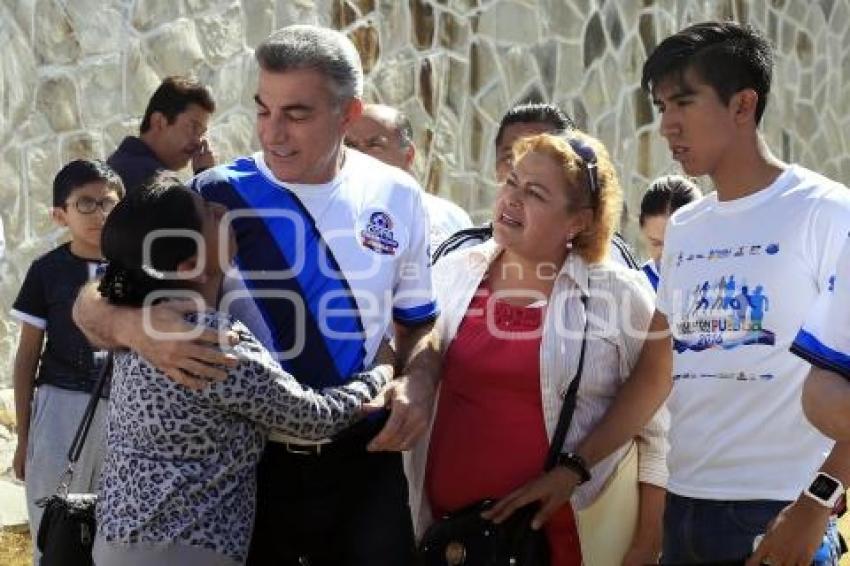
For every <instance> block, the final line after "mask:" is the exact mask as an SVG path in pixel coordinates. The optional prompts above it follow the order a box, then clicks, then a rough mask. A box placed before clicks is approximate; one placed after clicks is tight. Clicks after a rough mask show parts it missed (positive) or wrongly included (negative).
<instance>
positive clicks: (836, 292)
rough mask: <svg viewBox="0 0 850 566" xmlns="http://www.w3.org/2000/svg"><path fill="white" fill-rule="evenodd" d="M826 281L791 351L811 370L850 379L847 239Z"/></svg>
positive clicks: (849, 247)
mask: <svg viewBox="0 0 850 566" xmlns="http://www.w3.org/2000/svg"><path fill="white" fill-rule="evenodd" d="M833 265H834V266H835V272H834V274H833V275H832V276H829V277H827V281H826V283H825V284H824V285H823V287H822V288H821V292H820V294H819V295H818V298H817V300H816V301H815V304H814V305H813V306H812V308H811V310H810V311H809V315H808V317H807V318H806V321H805V322H804V323H803V328H801V329H800V331H799V332H798V333H797V336H796V338H795V339H794V343H793V344H792V346H791V351H792V352H794V353H795V354H797V355H798V356H800V357H801V358H803V359H804V360H806V361H808V362H809V363H811V364H812V365H814V366H817V367H819V368H823V369H826V370H830V371H834V372H836V373H838V374H840V375H843V376H844V377H847V378H848V379H850V238H848V237H847V236H846V235H845V238H844V246H843V249H842V250H841V255H840V256H839V258H838V261H837V263H833Z"/></svg>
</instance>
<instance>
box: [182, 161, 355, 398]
mask: <svg viewBox="0 0 850 566" xmlns="http://www.w3.org/2000/svg"><path fill="white" fill-rule="evenodd" d="M194 186H195V188H196V189H197V190H198V191H199V192H200V193H201V195H203V196H204V198H206V199H208V200H211V201H215V202H219V203H221V204H223V205H225V206H227V208H228V209H229V210H255V211H262V210H272V209H274V210H279V211H282V212H283V213H284V214H285V216H282V217H280V216H279V217H271V218H262V217H259V216H253V215H252V216H243V217H241V218H236V219H234V221H233V229H234V231H235V233H236V239H237V245H238V248H239V252H238V254H237V264H238V266H239V269H240V271H241V272H242V274H243V279H244V281H245V284H246V286H247V287H248V289H249V290H250V291H251V292H252V299H253V301H254V303H255V304H256V306H257V309H258V310H259V312H260V313H261V315H262V316H263V320H264V322H265V324H266V326H267V327H268V329H269V332H270V333H271V336H272V340H273V342H274V345H273V346H274V349H275V350H276V351H277V352H288V351H292V353H293V354H294V356H293V355H289V356H287V358H286V359H281V360H279V361H280V362H281V365H282V366H283V367H284V369H286V370H287V371H289V372H290V373H292V374H293V375H294V376H295V377H296V378H297V379H298V380H299V381H300V382H301V383H303V384H305V385H309V386H311V387H327V386H334V385H339V384H341V383H345V382H346V381H347V380H348V376H350V375H351V374H353V373H355V372H358V371H361V370H362V369H363V367H364V360H365V356H366V352H365V333H364V331H363V323H362V321H361V320H360V316H359V311H358V308H357V302H356V301H355V299H354V296H353V294H352V293H351V288H350V287H349V285H348V281H347V280H346V279H345V277H344V275H343V274H342V273H341V270H340V267H339V264H338V263H337V261H336V259H335V258H334V257H333V253H332V252H331V250H330V249H329V248H328V246H327V244H326V242H325V241H324V239H323V238H322V235H321V234H320V233H319V230H318V228H317V227H316V224H315V222H314V221H313V218H312V216H311V215H310V214H309V212H308V211H307V210H306V209H305V208H304V206H303V205H302V204H301V202H300V201H299V200H298V199H297V198H296V197H295V196H294V195H293V194H292V193H291V192H290V191H288V190H285V189H283V188H281V187H278V186H276V185H273V184H272V183H271V182H270V181H268V180H267V179H266V178H265V177H263V176H262V174H260V173H259V171H257V168H256V165H255V163H254V161H253V160H252V159H248V158H243V159H239V160H237V161H235V162H233V163H231V164H229V165H226V166H221V167H217V168H215V169H213V170H210V171H209V172H207V173H205V174H203V175H201V176H200V177H199V178H198V179H196V181H195V183H194ZM294 220H295V221H294ZM297 222H301V224H302V226H303V234H301V235H300V239H299V237H297V236H298V235H299V232H300V231H301V230H299V227H298V226H297V225H296V224H297ZM296 246H298V247H297V248H296ZM299 252H300V253H301V254H303V258H302V259H300V260H299V258H298V256H297V254H298V253H299ZM319 262H323V263H324V268H323V269H320V268H319ZM293 264H296V265H293ZM293 268H294V271H295V272H294V273H292V274H289V275H287V274H285V272H286V271H288V270H290V269H293ZM281 272H284V273H283V274H281ZM269 273H277V274H279V275H278V276H277V277H276V278H274V279H267V278H264V277H263V275H264V274H265V275H268V274H269ZM329 274H339V275H338V276H336V277H331V276H329ZM263 292H265V293H274V294H276V295H277V296H278V297H279V298H274V297H263V296H262V294H263ZM282 293H291V294H294V295H297V296H298V297H300V300H301V301H302V304H303V306H304V307H305V308H300V307H299V306H297V305H296V304H293V301H291V300H286V299H284V298H280V297H281V294H282ZM322 310H323V312H320V311H322ZM329 313H330V314H332V316H331V315H329ZM299 315H300V316H299ZM300 319H303V320H300ZM320 321H321V324H320ZM296 322H298V323H296ZM323 329H324V330H325V332H323ZM299 333H301V335H299ZM328 334H330V336H329V335H328ZM299 338H300V339H301V344H302V345H303V347H302V348H301V349H300V351H299V350H295V351H293V348H295V347H296V346H298V345H299Z"/></svg>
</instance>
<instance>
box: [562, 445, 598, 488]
mask: <svg viewBox="0 0 850 566" xmlns="http://www.w3.org/2000/svg"><path fill="white" fill-rule="evenodd" d="M556 464H557V465H558V466H564V467H565V468H567V469H570V470H572V471H574V472H575V473H576V474H577V475H578V485H581V484H583V483H587V482H589V481H590V478H591V477H592V476H591V475H590V468H589V467H588V466H587V462H585V461H584V458H582V457H581V456H579V455H578V454H576V453H575V452H562V453H561V454H558V460H557V461H556Z"/></svg>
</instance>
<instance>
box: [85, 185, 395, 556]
mask: <svg viewBox="0 0 850 566" xmlns="http://www.w3.org/2000/svg"><path fill="white" fill-rule="evenodd" d="M224 212H225V209H224V208H223V207H222V206H220V205H218V204H215V203H211V202H207V201H204V199H202V198H201V197H200V196H199V195H198V194H196V193H194V192H192V191H189V190H188V189H186V188H184V187H183V186H182V185H180V184H179V183H178V182H177V181H175V180H167V179H161V180H159V181H158V182H156V183H154V184H153V185H152V186H148V187H142V188H139V189H137V190H136V191H135V192H133V193H131V194H130V195H129V196H128V197H127V198H126V199H125V200H123V201H122V202H121V203H120V204H119V205H118V206H116V207H115V209H114V210H113V211H112V213H111V214H110V216H109V218H108V219H107V221H106V225H105V226H104V228H103V238H102V241H103V254H104V257H105V258H106V259H107V260H109V266H108V268H107V270H106V273H105V274H104V276H103V280H102V281H101V285H100V291H101V293H102V294H103V295H104V296H105V297H106V298H107V299H108V300H109V302H110V303H111V304H114V305H124V306H129V307H140V306H142V305H143V304H145V303H148V304H150V303H151V302H156V301H161V300H169V299H171V298H180V297H183V298H185V297H186V296H187V294H189V295H191V296H192V297H194V298H195V299H196V300H197V301H198V302H199V303H201V304H205V305H206V306H207V309H208V310H206V311H202V312H200V313H197V312H196V313H192V314H190V315H187V318H188V319H189V320H190V321H191V322H193V323H194V324H196V326H197V327H200V328H204V329H205V328H212V329H216V330H218V331H219V332H220V335H221V336H224V335H226V334H231V333H235V334H236V335H238V336H239V342H238V344H236V345H235V346H234V347H233V350H232V353H233V354H234V355H235V356H236V358H237V363H236V365H235V367H233V368H230V369H228V370H227V371H228V376H227V379H225V380H224V381H221V382H215V383H210V385H209V386H208V387H206V388H205V389H202V390H199V391H195V390H190V389H188V388H186V387H184V386H182V385H179V384H177V383H175V382H174V381H172V380H171V379H169V378H168V377H167V376H166V375H165V374H164V373H162V372H161V371H160V370H159V369H157V368H155V367H154V366H152V365H151V364H150V363H149V362H148V361H147V360H145V359H144V358H142V357H141V356H140V355H138V354H137V353H136V352H133V351H126V350H125V351H121V352H118V353H116V354H115V365H114V370H113V374H112V397H111V400H110V404H109V416H108V430H107V447H108V448H107V456H106V460H105V462H104V469H103V477H102V481H101V490H100V501H99V503H98V517H97V528H98V532H97V538H96V541H95V548H94V558H95V563H96V564H97V565H98V566H148V565H150V566H193V565H197V566H201V565H203V566H232V565H235V564H241V563H243V562H244V560H245V556H246V554H247V551H248V543H249V539H250V534H251V529H252V526H253V521H254V503H255V501H254V497H255V479H256V466H257V462H258V460H259V458H260V455H261V453H262V451H263V446H264V444H265V440H266V436H267V432H268V431H269V429H275V430H279V431H281V432H283V433H285V434H288V435H290V436H294V437H298V438H303V439H306V440H317V441H318V440H321V439H324V438H328V437H330V436H332V435H333V434H335V433H337V432H340V431H341V430H343V429H345V428H346V427H348V426H349V425H350V424H351V423H352V422H354V421H355V420H356V419H357V418H359V417H360V416H361V415H362V412H361V405H362V404H363V403H364V402H367V401H369V400H371V399H372V398H373V397H375V396H376V395H377V393H378V391H379V390H380V389H381V388H382V387H383V386H384V385H386V383H387V382H388V380H390V379H391V378H392V366H391V363H392V360H391V356H390V355H389V352H388V351H387V350H386V348H384V349H383V352H382V353H381V354H380V355H381V358H382V359H383V360H384V361H385V363H382V364H380V365H378V366H376V367H375V368H374V369H372V370H371V371H369V372H364V373H359V374H355V375H354V376H352V378H351V380H350V381H349V382H348V383H346V384H345V385H342V386H339V387H329V388H326V389H323V390H321V391H313V390H311V389H308V388H306V387H303V386H302V385H300V384H299V383H298V382H297V381H296V380H295V378H293V377H292V376H291V375H289V374H287V373H286V372H284V371H283V369H282V368H281V367H280V365H279V364H278V363H277V362H276V361H275V360H274V359H273V358H272V356H271V354H270V353H269V352H268V351H267V350H266V349H265V348H264V347H263V346H261V345H260V343H259V342H258V341H257V340H256V338H254V336H253V335H252V334H251V332H250V331H249V330H248V329H247V328H246V327H245V326H244V325H242V324H241V323H239V322H238V321H235V320H233V319H232V318H230V317H229V316H227V315H225V314H223V313H221V312H217V311H216V310H215V309H214V308H213V306H214V305H215V303H216V297H217V295H218V292H219V288H220V285H221V280H222V275H223V270H224V268H226V267H227V265H228V264H229V261H230V260H231V259H232V258H233V256H234V254H235V252H236V248H235V241H234V238H233V234H232V232H228V231H224V230H221V229H220V227H221V222H222V217H223V216H224ZM158 231H159V233H157V232H158ZM162 231H171V235H168V234H167V233H166V232H162ZM174 231H181V232H182V233H180V234H175V233H174ZM145 248H147V250H145ZM145 252H147V253H145ZM222 263H224V265H222ZM166 339H167V338H166ZM388 358H389V359H388Z"/></svg>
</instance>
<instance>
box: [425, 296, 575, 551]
mask: <svg viewBox="0 0 850 566" xmlns="http://www.w3.org/2000/svg"><path fill="white" fill-rule="evenodd" d="M581 300H582V304H583V305H584V307H585V310H587V297H586V296H582V299H581ZM586 345H587V322H586V321H585V327H584V334H583V336H582V340H581V351H580V353H579V359H578V368H577V369H576V374H575V377H573V380H572V382H571V383H570V387H569V389H567V394H566V395H565V396H564V403H563V405H562V406H561V413H560V415H559V417H558V426H557V427H556V428H555V434H554V435H552V443H551V444H550V445H549V452H548V453H547V455H546V462H545V464H544V466H543V471H544V472H548V471H549V470H551V469H552V468H553V467H555V463H556V461H557V459H558V456H559V454H560V452H561V448H562V446H563V445H564V440H565V439H566V436H567V429H569V426H570V421H571V420H572V417H573V412H574V411H575V407H576V397H577V394H578V386H579V382H580V381H581V373H582V369H583V368H584V352H585V346H586ZM493 503H494V502H493V501H491V500H484V501H479V502H477V503H474V504H472V505H470V506H468V507H464V508H463V509H460V510H458V511H455V512H453V513H449V514H448V515H445V516H443V517H442V518H440V519H439V520H438V521H436V522H435V523H434V524H433V525H431V526H430V527H429V528H428V530H427V531H425V534H424V535H423V537H422V542H421V543H420V545H419V560H420V564H421V566H461V565H463V566H549V561H550V559H549V542H548V540H547V539H546V535H545V533H544V532H543V530H542V529H538V530H534V529H532V528H531V521H532V519H534V515H535V513H537V509H538V506H537V504H536V503H533V504H529V505H526V506H525V507H522V508H520V509H518V510H517V511H515V512H514V513H513V515H511V516H510V518H508V519H507V520H506V521H504V522H502V523H500V524H498V525H497V524H495V523H493V522H492V521H488V520H487V519H485V518H483V517H482V516H481V513H482V512H483V511H484V510H486V509H487V508H489V507H490V506H491V505H492V504H493Z"/></svg>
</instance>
